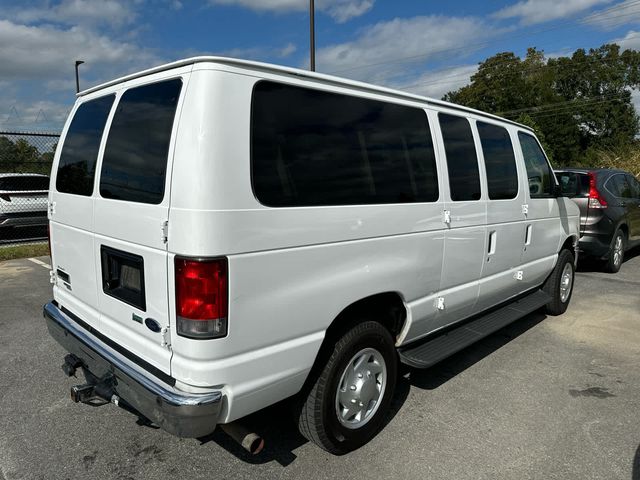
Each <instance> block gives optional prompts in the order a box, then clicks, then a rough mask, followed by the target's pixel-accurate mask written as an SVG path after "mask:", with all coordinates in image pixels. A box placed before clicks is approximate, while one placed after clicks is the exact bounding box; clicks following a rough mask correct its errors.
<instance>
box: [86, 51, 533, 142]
mask: <svg viewBox="0 0 640 480" xmlns="http://www.w3.org/2000/svg"><path fill="white" fill-rule="evenodd" d="M196 63H217V64H222V65H230V66H233V67H240V68H242V67H244V68H250V69H252V70H261V71H264V72H270V73H278V74H284V75H291V76H294V77H297V78H300V77H303V78H308V79H310V80H318V81H320V82H322V83H325V84H326V83H330V84H333V85H337V86H346V87H352V88H356V89H359V90H364V91H369V92H375V93H382V94H386V95H391V96H394V97H398V98H404V99H407V100H418V101H420V102H424V103H429V104H432V105H440V106H444V107H449V108H453V109H456V110H461V111H464V112H469V113H474V114H476V115H481V116H484V117H487V118H492V119H494V120H500V121H502V122H506V123H510V124H512V125H516V126H518V127H521V128H524V129H527V130H533V129H532V128H531V127H529V126H527V125H523V124H520V123H518V122H514V121H512V120H508V119H506V118H503V117H500V116H498V115H493V114H491V113H487V112H483V111H481V110H476V109H473V108H469V107H464V106H462V105H457V104H455V103H450V102H445V101H444V100H436V99H434V98H429V97H424V96H421V95H415V94H412V93H407V92H403V91H402V90H395V89H392V88H387V87H381V86H378V85H373V84H370V83H365V82H359V81H356V80H349V79H346V78H342V77H336V76H333V75H327V74H324V73H317V72H311V71H308V70H302V69H300V68H292V67H284V66H281V65H273V64H270V63H263V62H254V61H250V60H241V59H237V58H230V57H218V56H200V57H191V58H185V59H183V60H178V61H175V62H171V63H167V64H164V65H159V66H157V67H153V68H149V69H147V70H142V71H140V72H137V73H132V74H130V75H126V76H124V77H120V78H117V79H114V80H111V81H109V82H106V83H103V84H101V85H97V86H95V87H91V88H88V89H86V90H84V91H82V92H80V93H78V94H77V96H78V97H82V96H83V95H87V94H89V93H93V92H96V91H98V90H102V89H103V88H107V87H110V86H112V85H117V84H119V83H123V82H126V81H128V80H132V79H134V78H140V77H144V76H146V75H151V74H153V73H157V72H162V71H165V70H171V69H174V68H178V67H183V66H185V65H192V64H196Z"/></svg>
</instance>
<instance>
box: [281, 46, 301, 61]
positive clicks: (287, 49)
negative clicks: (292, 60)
mask: <svg viewBox="0 0 640 480" xmlns="http://www.w3.org/2000/svg"><path fill="white" fill-rule="evenodd" d="M297 49H298V47H296V46H295V45H294V44H293V43H288V44H286V45H285V46H284V47H282V48H281V49H280V50H279V51H278V56H279V57H282V58H286V57H288V56H290V55H293V54H294V53H295V51H296V50H297Z"/></svg>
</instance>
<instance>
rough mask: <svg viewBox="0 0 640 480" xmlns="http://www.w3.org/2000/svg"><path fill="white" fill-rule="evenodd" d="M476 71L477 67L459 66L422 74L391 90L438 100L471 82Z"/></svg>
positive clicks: (474, 65) (394, 86) (394, 85)
mask: <svg viewBox="0 0 640 480" xmlns="http://www.w3.org/2000/svg"><path fill="white" fill-rule="evenodd" d="M477 71H478V65H477V64H473V65H460V66H457V67H451V68H447V69H445V70H437V71H431V72H429V71H428V72H426V73H423V74H422V75H420V76H418V77H416V78H414V80H413V81H412V82H410V83H406V82H405V83H403V84H393V85H392V87H393V88H397V89H399V90H403V91H406V92H411V93H415V94H417V95H423V96H425V97H430V98H437V99H440V98H442V97H443V96H444V94H445V93H448V92H451V91H452V90H457V89H459V88H461V87H464V86H465V85H468V84H469V82H470V81H471V76H472V75H473V74H474V73H476V72H477Z"/></svg>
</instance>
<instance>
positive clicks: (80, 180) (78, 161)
mask: <svg viewBox="0 0 640 480" xmlns="http://www.w3.org/2000/svg"><path fill="white" fill-rule="evenodd" d="M114 98H115V96H114V95H109V96H107V97H101V98H98V99H96V100H90V101H88V102H85V103H83V104H82V105H80V106H79V107H78V109H77V110H76V113H75V115H74V117H73V120H71V125H70V126H69V130H68V131H67V136H66V138H65V140H64V145H63V146H62V152H61V153H60V162H59V163H58V173H57V175H56V190H58V191H59V192H62V193H74V194H76V195H84V196H90V195H91V194H92V193H93V178H94V175H95V171H96V161H97V160H98V150H99V148H100V140H101V139H102V132H103V130H104V126H105V124H106V123H107V117H108V116H109V111H110V110H111V105H113V100H114Z"/></svg>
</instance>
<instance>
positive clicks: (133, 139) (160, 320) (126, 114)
mask: <svg viewBox="0 0 640 480" xmlns="http://www.w3.org/2000/svg"><path fill="white" fill-rule="evenodd" d="M185 75H186V69H185V71H183V72H181V75H178V76H177V75H176V71H173V72H171V75H170V76H168V75H167V74H166V73H165V74H164V78H158V77H157V76H156V78H149V77H145V78H144V79H140V80H138V81H137V82H135V81H134V82H132V83H129V84H126V85H125V86H126V87H128V88H126V89H124V90H121V91H120V92H119V95H118V96H119V98H118V103H117V106H116V109H115V112H114V114H113V118H112V121H111V125H110V127H109V133H108V137H107V139H106V143H105V146H104V154H103V156H102V162H101V163H100V175H99V180H98V185H97V194H96V198H95V207H94V222H95V227H94V230H95V237H94V247H93V252H94V257H93V258H94V262H95V272H96V282H97V287H98V288H97V295H98V309H99V311H100V313H101V317H100V330H101V332H102V333H103V334H104V335H106V336H107V337H109V338H110V339H111V340H113V341H115V342H116V343H118V344H119V345H121V346H122V347H124V348H125V349H127V350H129V351H130V352H132V353H134V354H135V355H137V356H139V357H141V358H142V359H143V360H144V361H146V362H148V363H149V364H151V365H152V366H153V367H156V368H157V369H159V370H161V371H162V372H164V373H167V374H170V360H171V350H170V348H169V345H168V344H169V343H170V339H169V336H168V335H169V333H168V328H169V302H168V292H167V272H168V267H167V238H166V235H167V232H166V226H167V223H166V222H167V219H168V215H169V196H170V195H169V193H170V184H171V178H170V177H171V167H172V163H173V162H172V157H173V148H174V140H173V139H174V138H175V134H174V132H175V130H176V129H177V123H178V122H177V120H176V119H177V118H178V116H179V115H178V112H179V110H180V105H181V102H182V96H183V95H184V91H185V90H186V87H185V85H183V84H184V83H186V77H185ZM143 82H144V83H143ZM151 82H152V83H151Z"/></svg>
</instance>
